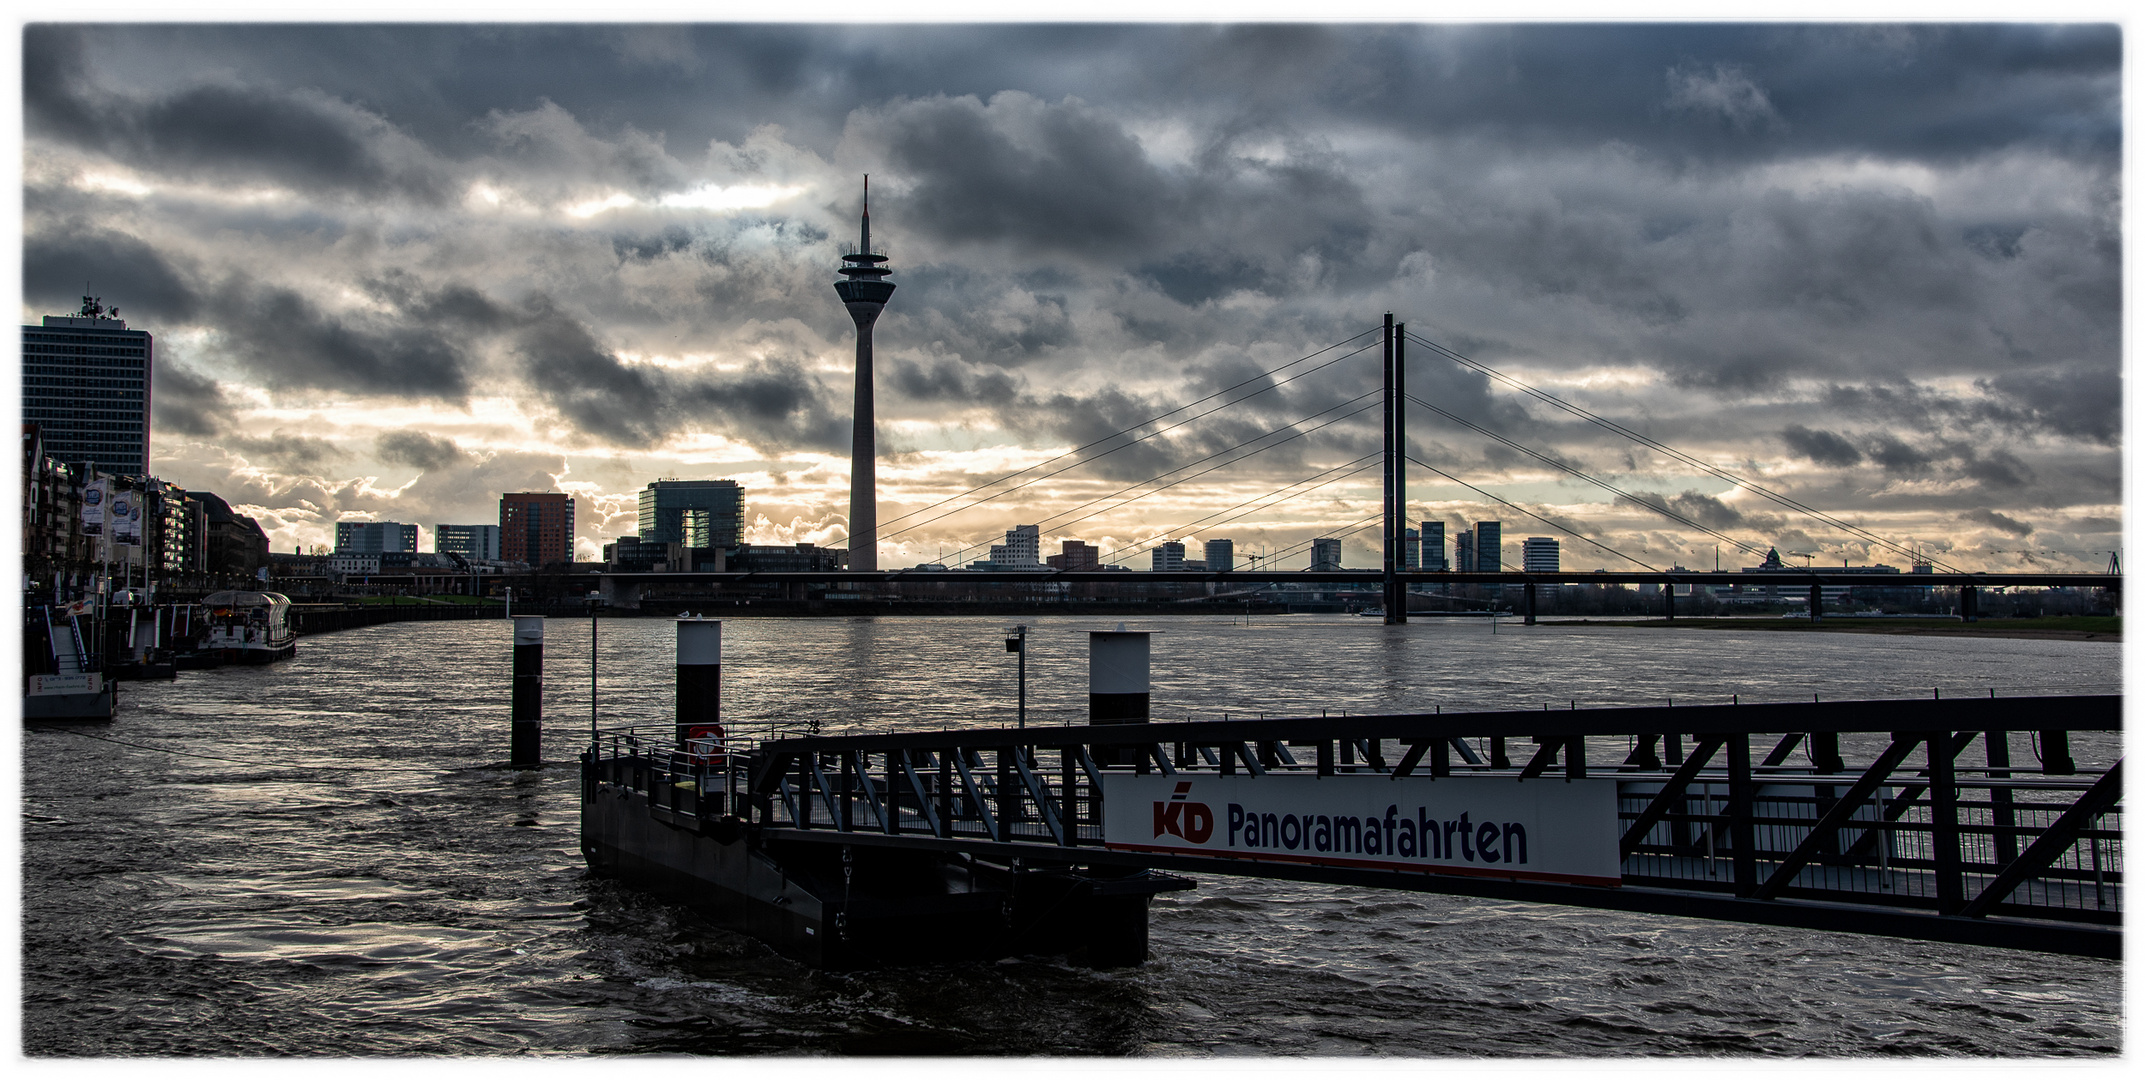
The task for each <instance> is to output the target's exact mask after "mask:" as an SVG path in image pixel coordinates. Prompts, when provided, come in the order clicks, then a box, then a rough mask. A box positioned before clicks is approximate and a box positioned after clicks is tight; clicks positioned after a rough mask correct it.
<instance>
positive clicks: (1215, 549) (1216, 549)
mask: <svg viewBox="0 0 2145 1080" xmlns="http://www.w3.org/2000/svg"><path fill="white" fill-rule="evenodd" d="M1207 569H1209V570H1212V571H1214V572H1215V573H1217V574H1226V573H1228V572H1229V571H1231V570H1234V569H1236V541H1234V540H1209V541H1207Z"/></svg>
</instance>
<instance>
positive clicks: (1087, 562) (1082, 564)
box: [1044, 540, 1102, 570]
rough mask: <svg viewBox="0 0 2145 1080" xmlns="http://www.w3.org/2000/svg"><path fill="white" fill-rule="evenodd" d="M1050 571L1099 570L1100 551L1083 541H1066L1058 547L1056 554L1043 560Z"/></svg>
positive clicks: (1100, 562)
mask: <svg viewBox="0 0 2145 1080" xmlns="http://www.w3.org/2000/svg"><path fill="white" fill-rule="evenodd" d="M1044 562H1046V563H1048V564H1049V566H1050V568H1051V569H1052V570H1100V569H1102V551H1101V549H1099V548H1097V547H1096V546H1095V545H1093V544H1090V543H1088V542H1087V541H1085V540H1067V541H1064V542H1062V543H1060V544H1059V545H1058V553H1057V554H1055V555H1052V556H1051V557H1050V558H1048V559H1045V560H1044Z"/></svg>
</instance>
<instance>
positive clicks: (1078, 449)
mask: <svg viewBox="0 0 2145 1080" xmlns="http://www.w3.org/2000/svg"><path fill="white" fill-rule="evenodd" d="M1380 329H1382V327H1372V328H1371V329H1369V330H1365V331H1363V333H1361V334H1357V335H1355V337H1351V338H1345V339H1343V340H1341V341H1337V342H1334V343H1333V344H1331V345H1328V346H1326V347H1325V348H1323V349H1320V350H1318V351H1317V352H1314V353H1311V354H1309V355H1307V356H1300V357H1297V358H1296V359H1294V360H1291V361H1289V362H1288V363H1286V364H1283V365H1281V366H1280V367H1277V368H1274V369H1272V370H1270V371H1263V372H1260V373H1259V374H1257V375H1254V376H1252V377H1251V378H1249V379H1245V380H1243V381H1242V382H1239V383H1237V384H1236V385H1234V386H1228V387H1224V388H1222V389H1220V390H1217V391H1215V392H1214V393H1211V394H1208V395H1207V396H1206V397H1203V398H1199V399H1196V400H1194V401H1190V402H1187V403H1185V404H1183V405H1179V406H1177V407H1176V408H1174V409H1171V410H1169V411H1168V412H1164V413H1158V414H1156V415H1154V416H1152V417H1149V418H1148V419H1145V420H1142V421H1140V422H1139V423H1137V424H1134V425H1132V426H1131V427H1128V428H1125V429H1123V430H1121V431H1118V432H1116V433H1114V434H1110V435H1105V436H1103V437H1102V438H1100V439H1096V440H1094V441H1093V442H1090V443H1086V444H1084V445H1081V446H1076V447H1073V448H1072V449H1070V450H1067V451H1065V452H1064V453H1062V454H1059V455H1057V456H1055V457H1051V458H1046V459H1044V460H1042V461H1038V462H1036V463H1035V464H1033V465H1029V466H1027V467H1026V468H1021V469H1016V470H1014V471H1012V472H1009V473H1007V474H1005V475H1004V476H1001V477H999V478H997V479H996V480H990V481H986V482H984V483H981V484H978V485H976V486H975V487H972V488H969V489H968V490H967V491H964V492H961V493H960V494H958V495H949V496H947V497H946V498H943V499H940V500H939V501H937V502H935V503H932V504H931V505H929V506H925V507H921V508H918V509H916V510H911V511H909V512H908V513H906V514H903V515H901V516H900V517H897V518H894V519H892V520H890V521H887V522H885V523H884V524H885V525H892V524H894V523H895V522H898V521H906V520H907V519H909V518H912V517H915V516H916V515H918V514H922V513H926V512H928V511H931V510H936V509H938V508H939V507H941V506H944V505H946V504H947V503H950V502H953V501H954V500H956V499H964V498H967V497H968V496H970V495H973V494H975V493H977V492H979V491H982V490H984V489H985V488H988V487H990V486H992V485H994V484H1002V483H1004V482H1005V481H1007V480H1011V479H1012V478H1014V477H1016V476H1019V475H1020V474H1022V473H1025V472H1029V471H1031V470H1034V469H1039V468H1042V467H1043V466H1045V465H1049V464H1051V463H1052V462H1055V461H1061V460H1063V459H1065V458H1068V457H1072V456H1073V455H1075V454H1078V453H1080V452H1081V451H1083V450H1091V449H1093V448H1095V447H1097V446H1101V445H1102V444H1103V443H1106V442H1109V441H1110V440H1111V439H1116V438H1122V437H1123V436H1126V435H1130V434H1131V433H1133V432H1135V431H1138V430H1139V429H1141V428H1143V427H1146V426H1147V425H1149V424H1152V423H1155V422H1157V421H1160V420H1162V419H1163V418H1164V417H1168V416H1173V415H1175V414H1177V413H1180V412H1183V411H1184V410H1186V409H1189V408H1191V407H1192V406H1194V405H1199V404H1202V403H1204V402H1208V401H1212V400H1214V399H1215V398H1218V397H1221V396H1223V395H1225V394H1228V393H1230V392H1231V391H1235V390H1241V389H1243V388H1244V387H1246V386H1249V385H1251V384H1252V383H1255V382H1257V381H1259V380H1260V379H1264V378H1269V377H1271V376H1274V375H1278V374H1280V373H1281V372H1283V371H1287V370H1288V369H1289V368H1292V367H1295V366H1296V365H1298V364H1301V363H1303V362H1304V361H1306V360H1311V359H1314V358H1316V357H1318V356H1321V355H1323V354H1325V353H1329V352H1332V351H1333V350H1335V349H1338V348H1340V347H1341V346H1343V345H1347V344H1349V343H1350V342H1353V341H1355V340H1356V339H1357V338H1361V337H1364V336H1366V335H1369V334H1375V333H1377V332H1378V331H1379V330H1380ZM1365 348H1368V346H1365ZM1362 351H1364V350H1363V349H1357V350H1356V352H1362ZM1354 355H1355V353H1353V352H1352V353H1349V354H1348V356H1354ZM1348 356H1341V357H1336V358H1335V359H1333V360H1330V361H1328V362H1326V363H1324V364H1320V365H1319V366H1318V367H1315V368H1312V369H1311V371H1306V372H1301V373H1299V374H1297V375H1292V376H1290V377H1289V378H1288V379H1285V380H1282V382H1277V383H1275V384H1274V385H1273V386H1269V387H1266V388H1265V389H1262V390H1260V391H1258V393H1254V394H1246V395H1244V396H1243V397H1240V398H1238V399H1236V401H1231V402H1229V403H1228V405H1222V406H1219V408H1227V407H1228V406H1229V405H1235V404H1237V403H1239V402H1244V401H1249V400H1251V399H1252V398H1254V397H1257V396H1258V395H1259V394H1263V393H1265V392H1266V391H1267V390H1271V389H1273V388H1274V387H1275V386H1281V385H1284V384H1285V383H1287V382H1293V381H1294V380H1295V379H1297V378H1301V377H1302V376H1303V375H1309V374H1311V373H1312V372H1316V371H1319V370H1321V369H1324V368H1327V367H1331V366H1332V365H1333V364H1335V363H1339V362H1340V361H1341V360H1346V359H1348ZM1212 411H1213V410H1209V413H1211V412H1212ZM1200 415H1201V416H1205V415H1208V413H1202V414H1200ZM1198 418H1199V417H1193V418H1192V419H1194V420H1196V419H1198ZM1185 423H1190V421H1189V420H1188V421H1185ZM1173 426H1182V425H1181V424H1179V425H1173ZM1163 430H1165V431H1166V430H1168V429H1167V428H1165V429H1163ZM1153 434H1160V432H1155V433H1153ZM1151 437H1152V436H1151V435H1150V436H1143V438H1151ZM1134 441H1135V442H1136V441H1139V440H1134ZM1130 445H1132V444H1131V443H1126V444H1125V446H1130ZM1116 449H1123V447H1117V448H1116ZM1101 456H1103V455H1099V454H1098V455H1096V457H1101ZM1084 460H1090V461H1092V460H1094V459H1093V458H1088V459H1084ZM1022 486H1026V485H1022ZM1000 494H1004V492H1000ZM993 497H994V498H995V497H996V496H993ZM973 505H981V503H976V504H973ZM940 516H941V517H943V516H944V515H940ZM931 520H933V521H936V520H938V519H937V518H933V519H931ZM901 531H902V532H906V531H908V530H906V529H904V530H901ZM886 535H889V536H894V535H899V533H889V534H886Z"/></svg>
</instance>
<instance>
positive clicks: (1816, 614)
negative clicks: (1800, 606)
mask: <svg viewBox="0 0 2145 1080" xmlns="http://www.w3.org/2000/svg"><path fill="white" fill-rule="evenodd" d="M1824 617H1825V589H1824V586H1822V585H1812V586H1810V619H1811V621H1813V622H1814V621H1816V620H1818V619H1822V618H1824Z"/></svg>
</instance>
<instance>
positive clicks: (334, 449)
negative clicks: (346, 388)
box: [218, 428, 350, 473]
mask: <svg viewBox="0 0 2145 1080" xmlns="http://www.w3.org/2000/svg"><path fill="white" fill-rule="evenodd" d="M218 441H219V442H220V443H221V444H222V445H224V446H226V447H228V448H229V449H231V450H233V451H236V452H237V453H239V454H243V455H245V456H246V458H247V459H248V460H249V461H252V462H254V463H255V464H265V465H268V466H271V467H273V468H275V469H276V470H278V471H280V472H286V473H308V472H317V471H318V470H319V469H320V468H321V467H323V466H326V465H332V464H334V463H336V462H338V461H342V460H344V459H345V458H348V457H349V456H350V455H349V452H348V451H345V450H344V449H343V448H342V447H340V446H337V445H335V444H334V443H331V442H329V441H327V440H326V439H321V438H316V437H314V436H311V435H307V434H305V433H303V432H299V431H291V430H288V429H285V428H277V429H275V430H274V431H271V432H269V433H268V434H267V435H261V436H254V435H244V434H235V433H227V434H225V435H223V436H221V437H220V438H219V440H218Z"/></svg>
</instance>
